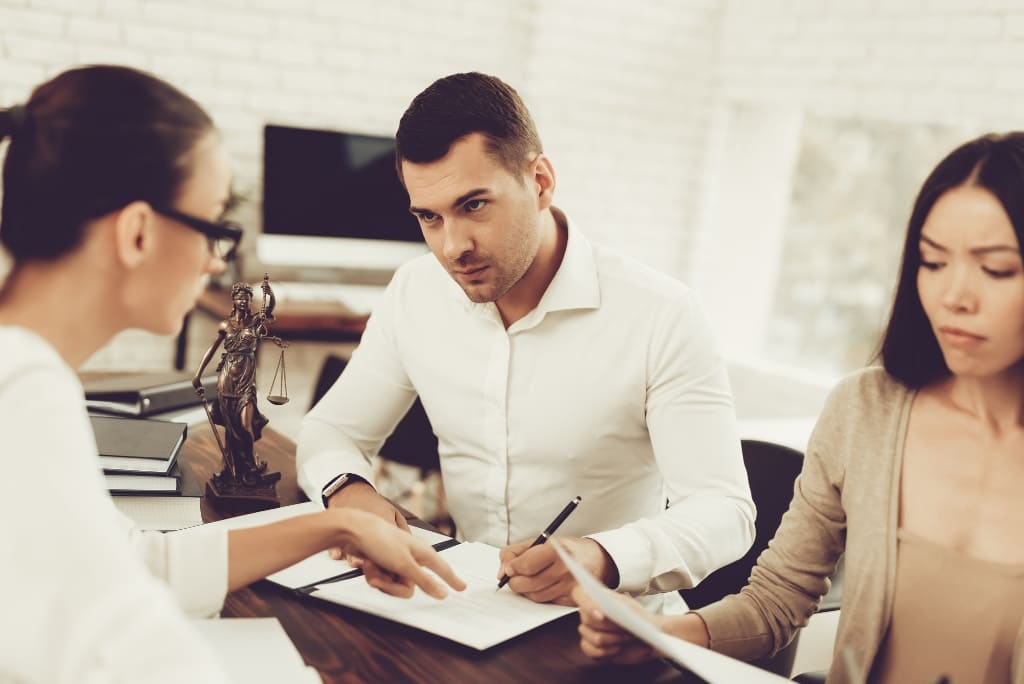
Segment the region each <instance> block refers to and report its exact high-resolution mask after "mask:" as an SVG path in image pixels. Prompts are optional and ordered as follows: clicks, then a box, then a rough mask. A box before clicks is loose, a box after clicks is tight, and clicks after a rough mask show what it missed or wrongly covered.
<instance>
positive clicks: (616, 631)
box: [572, 586, 711, 665]
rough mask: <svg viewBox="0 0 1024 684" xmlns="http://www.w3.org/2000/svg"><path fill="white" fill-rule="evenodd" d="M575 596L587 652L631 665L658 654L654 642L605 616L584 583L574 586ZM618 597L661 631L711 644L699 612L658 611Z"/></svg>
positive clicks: (618, 599) (631, 599)
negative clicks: (646, 642)
mask: <svg viewBox="0 0 1024 684" xmlns="http://www.w3.org/2000/svg"><path fill="white" fill-rule="evenodd" d="M572 597H573V600H575V601H576V605H578V606H579V607H580V648H581V649H582V650H583V652H584V653H585V654H586V655H588V656H590V657H591V658H596V659H598V660H610V661H611V662H614V663H621V664H630V665H631V664H633V663H639V662H642V661H644V660H649V659H651V658H654V657H656V656H657V655H658V653H657V652H656V651H655V650H654V649H652V648H651V647H650V646H648V645H647V644H645V643H644V642H642V641H640V640H639V639H637V638H636V637H634V636H633V635H632V634H630V633H629V632H627V631H626V630H624V629H622V628H621V627H619V626H618V625H617V624H615V623H614V622H612V621H611V620H609V619H608V618H607V617H605V615H604V613H602V612H601V609H600V608H598V607H597V605H596V604H595V603H594V601H593V599H591V598H590V595H589V594H587V592H585V591H584V590H583V589H582V588H581V587H579V586H577V587H576V588H575V589H574V590H573V592H572ZM614 598H615V600H617V601H621V602H623V603H625V604H627V605H628V606H629V608H630V610H633V611H635V612H636V613H637V614H639V615H641V616H643V618H644V619H645V620H647V621H648V622H650V623H651V624H653V625H654V626H655V627H657V628H658V629H659V630H660V631H662V632H665V633H666V634H669V635H671V636H674V637H676V638H677V639H684V640H685V641H689V642H690V643H693V644H697V645H698V646H702V647H704V648H707V647H708V644H709V642H710V639H711V637H710V636H709V635H708V630H707V627H706V626H705V625H704V620H702V619H701V618H700V616H699V615H697V614H696V613H687V614H686V615H671V616H663V615H654V614H652V613H650V612H648V611H647V610H646V609H645V608H644V607H643V606H642V605H640V603H639V602H637V600H636V599H634V598H631V597H629V596H626V595H625V594H615V597H614Z"/></svg>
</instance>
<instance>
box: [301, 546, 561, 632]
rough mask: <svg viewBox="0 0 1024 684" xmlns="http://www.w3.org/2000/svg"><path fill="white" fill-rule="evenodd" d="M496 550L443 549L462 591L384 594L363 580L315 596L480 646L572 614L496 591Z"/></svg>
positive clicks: (326, 587) (325, 588)
mask: <svg viewBox="0 0 1024 684" xmlns="http://www.w3.org/2000/svg"><path fill="white" fill-rule="evenodd" d="M498 551H499V550H498V549H497V548H495V547H493V546H488V545H486V544H478V543H464V544H459V545H458V546H453V547H452V548H450V549H446V550H445V551H442V552H441V555H442V556H443V557H444V559H445V560H446V561H448V564H449V565H451V566H452V568H453V569H454V570H455V572H456V574H457V575H459V577H461V578H462V579H464V580H465V581H466V584H467V585H468V587H467V588H466V590H465V591H463V592H457V591H454V590H449V592H448V596H447V598H445V599H442V600H438V599H434V598H431V597H430V596H427V595H426V594H424V593H423V592H421V591H419V590H417V591H416V593H415V594H414V595H413V597H412V598H409V599H401V598H395V597H394V596H388V595H387V594H384V593H381V592H379V591H377V590H376V589H374V588H373V587H371V586H370V585H368V584H367V583H366V580H364V579H363V578H355V579H351V580H345V581H343V582H338V583H336V584H326V585H323V586H322V587H320V588H319V589H317V591H316V592H314V593H313V594H311V596H315V597H316V598H321V599H324V600H326V601H331V602H333V603H338V604H340V605H343V606H348V607H350V608H355V609H357V610H362V611H365V612H367V613H371V614H373V615H378V616H380V617H385V618H388V619H390V620H394V621H395V622H400V623H402V624H406V625H410V626H412V627H417V628H419V629H422V630H424V631H427V632H431V633H433V634H437V635H440V636H443V637H446V638H448V639H451V640H452V641H457V642H459V643H461V644H465V645H466V646H471V647H473V648H476V649H479V650H481V651H482V650H484V649H487V648H490V647H491V646H494V645H496V644H500V643H501V642H503V641H506V640H508V639H511V638H512V637H515V636H518V635H520V634H523V633H524V632H528V631H530V630H531V629H534V628H535V627H539V626H541V625H543V624H546V623H548V622H551V621H552V620H555V619H557V618H559V617H561V616H563V615H567V614H569V613H572V612H575V611H576V609H575V608H570V607H566V606H556V605H552V604H549V603H534V602H533V601H531V600H529V599H527V598H524V597H522V596H520V595H519V594H516V593H515V592H513V591H511V590H510V589H509V588H508V587H505V588H504V589H501V590H500V591H497V590H496V588H497V586H498V580H497V572H498V566H499V563H498Z"/></svg>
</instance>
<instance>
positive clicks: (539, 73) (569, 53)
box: [0, 0, 718, 365]
mask: <svg viewBox="0 0 1024 684" xmlns="http://www.w3.org/2000/svg"><path fill="white" fill-rule="evenodd" d="M717 6H718V2H716V0H683V1H682V2H674V1H672V0H637V1H634V2H630V3H621V2H616V1H613V0H607V1H601V2H596V1H589V2H588V1H586V0H492V1H489V2H479V1H475V0H429V1H428V0H302V1H296V0H289V2H279V1H278V0H204V1H199V0H0V105H3V104H8V103H13V102H20V101H23V100H24V99H25V98H26V97H27V95H28V92H29V90H30V88H31V87H32V86H34V85H36V84H37V83H39V82H40V81H42V80H43V79H44V78H46V77H49V76H52V75H54V74H56V73H57V72H59V71H61V70H63V69H64V68H67V67H68V66H71V65H74V64H77V63H82V62H118V63H123V64H129V65H132V66H137V67H141V68H144V69H148V70H151V71H153V72H155V73H157V74H158V75H160V76H162V77H164V78H167V79H168V80H170V81H172V82H173V83H175V84H176V85H178V86H180V87H181V88H182V89H184V90H185V91H186V92H188V93H189V94H191V95H193V96H194V97H195V98H196V99H197V100H199V101H200V102H201V103H203V104H204V105H205V106H206V107H207V109H209V111H210V112H211V114H212V115H213V116H214V119H215V120H216V121H217V123H218V125H219V127H220V128H221V129H222V130H223V132H224V134H225V137H226V140H227V143H228V145H229V147H230V149H231V151H232V153H233V155H234V158H235V160H236V176H237V184H238V186H239V187H240V188H241V189H242V190H243V191H245V192H247V193H248V194H249V195H250V196H251V197H253V198H255V199H258V194H259V187H260V180H259V178H260V163H261V140H262V135H261V131H262V126H263V124H264V123H266V122H268V121H272V122H275V123H284V124H291V125H298V126H311V127H318V126H320V127H330V128H340V129H349V130H355V131H359V132H365V133H371V134H386V135H391V134H393V133H394V130H395V128H396V126H397V124H398V119H399V117H400V116H401V113H402V112H403V111H404V109H405V107H406V106H407V105H408V103H409V101H410V100H411V99H412V97H413V96H414V95H415V94H416V93H417V92H419V91H420V90H422V89H423V88H424V87H425V86H426V85H428V84H429V83H430V82H431V81H433V80H434V79H436V78H438V77H440V76H443V75H445V74H447V73H452V72H455V71H466V70H480V71H485V72H489V73H494V74H496V75H499V76H501V77H502V78H504V79H505V80H506V81H508V82H509V83H511V84H512V85H513V86H515V87H516V88H517V89H518V90H519V91H520V92H521V93H522V95H523V96H524V98H525V99H526V100H527V103H528V104H529V105H530V107H531V109H532V110H533V112H534V114H535V116H536V118H537V120H538V125H539V126H540V129H541V130H540V132H541V136H542V138H543V140H544V142H545V145H546V147H547V149H548V151H549V152H550V154H552V156H553V157H554V160H555V163H556V170H557V171H558V173H559V182H560V184H561V187H560V191H559V193H558V196H559V204H560V205H561V206H563V207H564V208H565V209H567V210H568V211H569V212H570V214H571V215H572V216H573V217H574V218H575V219H576V220H577V222H578V223H579V224H580V225H581V226H582V227H583V229H584V230H585V231H586V232H587V233H588V234H590V235H591V236H592V237H593V238H594V239H597V240H600V241H603V242H606V243H609V244H612V245H615V246H617V247H620V248H622V249H623V250H625V251H627V252H631V253H633V254H635V255H636V256H637V257H639V258H641V259H644V260H646V261H647V262H649V263H651V264H652V265H655V266H657V267H660V268H662V269H665V270H668V271H670V272H673V273H676V274H681V271H682V269H683V265H684V264H685V263H686V258H685V250H686V248H687V228H688V224H689V221H690V217H691V215H692V213H693V211H694V205H695V202H696V197H695V194H694V187H695V186H696V183H695V179H696V177H697V175H698V174H699V169H700V162H701V153H702V147H703V143H702V141H701V129H702V128H703V125H704V119H705V118H706V108H707V104H708V96H709V93H710V89H711V85H710V78H711V72H712V66H713V65H712V63H711V57H712V54H713V46H714V36H715V22H716V13H717ZM258 215H259V212H258V207H257V206H255V205H253V206H251V207H250V208H249V210H248V215H247V216H246V218H247V219H249V222H250V223H253V224H254V223H255V221H256V220H257V219H258ZM168 349H169V347H168ZM154 354H155V355H154V357H153V359H152V364H153V365H162V364H165V363H166V358H169V351H165V350H161V351H160V352H154ZM101 358H107V360H109V358H117V355H113V356H112V357H109V356H108V357H101ZM131 360H132V362H133V363H136V364H138V363H139V362H140V359H138V358H136V357H134V356H133V357H132V358H131Z"/></svg>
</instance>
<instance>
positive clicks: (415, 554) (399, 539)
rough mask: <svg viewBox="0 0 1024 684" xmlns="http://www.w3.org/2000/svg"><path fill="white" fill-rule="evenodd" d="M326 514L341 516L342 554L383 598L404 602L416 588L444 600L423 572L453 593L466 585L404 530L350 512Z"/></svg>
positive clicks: (335, 510) (441, 591)
mask: <svg viewBox="0 0 1024 684" xmlns="http://www.w3.org/2000/svg"><path fill="white" fill-rule="evenodd" d="M327 513H328V514H333V515H336V516H343V519H342V522H341V526H342V527H343V528H344V529H345V530H346V532H347V534H346V541H345V543H344V552H345V553H346V554H348V556H349V557H350V559H352V558H353V557H354V562H353V565H356V566H357V567H362V569H363V573H364V574H365V576H366V581H367V582H368V583H369V584H370V586H372V587H374V588H376V589H379V590H380V591H383V592H384V593H386V594H391V595H393V596H400V597H402V598H408V597H410V596H412V594H413V591H414V590H415V588H416V587H419V588H420V589H422V590H423V591H424V592H426V593H427V594H429V595H430V596H433V597H434V598H439V599H440V598H444V597H445V596H447V594H448V591H447V589H446V588H445V587H444V585H443V584H441V583H440V582H438V581H437V580H436V579H435V578H434V575H431V574H430V573H428V572H426V570H424V568H427V569H429V570H431V571H433V572H434V574H436V575H437V577H440V578H441V579H442V580H444V582H446V583H447V584H448V586H450V587H452V588H453V589H455V590H456V591H462V590H463V589H465V588H466V583H465V582H464V581H462V579H461V578H460V577H459V576H458V575H456V574H455V571H454V570H452V568H451V566H449V565H448V563H446V562H445V561H444V559H443V558H442V557H441V556H440V555H439V554H438V553H437V551H435V550H434V549H433V547H431V546H430V544H428V543H427V542H425V541H423V540H422V539H417V538H416V537H414V536H412V534H410V533H409V532H408V530H403V529H399V528H398V527H395V525H394V524H392V523H389V522H387V521H385V520H383V519H382V518H380V517H379V516H377V515H374V514H372V513H367V512H364V511H359V510H355V509H351V508H331V509H328V510H327Z"/></svg>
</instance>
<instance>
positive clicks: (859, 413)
mask: <svg viewBox="0 0 1024 684" xmlns="http://www.w3.org/2000/svg"><path fill="white" fill-rule="evenodd" d="M911 393H912V390H911V389H910V388H909V387H907V386H906V385H904V384H903V383H901V382H900V381H899V380H897V379H896V378H894V377H892V376H891V375H889V374H888V373H887V372H886V371H885V369H884V368H882V367H881V366H869V367H867V368H862V369H860V370H857V371H854V372H853V373H850V374H849V375H847V376H846V377H844V378H843V379H842V380H840V381H839V383H838V384H836V386H835V387H834V388H833V389H832V391H831V392H830V393H829V395H828V398H827V399H826V400H825V408H824V410H823V411H822V414H821V419H820V421H819V422H825V423H829V422H839V423H842V424H843V425H844V426H846V427H847V428H848V429H849V428H851V427H853V426H855V425H857V424H860V423H863V422H867V423H870V424H874V425H877V426H879V427H881V425H882V424H883V423H884V422H885V421H883V420H880V419H881V418H882V417H884V416H890V417H891V416H894V415H896V414H898V409H899V407H900V406H901V405H902V404H903V402H904V401H906V399H907V398H908V397H909V396H910V395H911Z"/></svg>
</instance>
